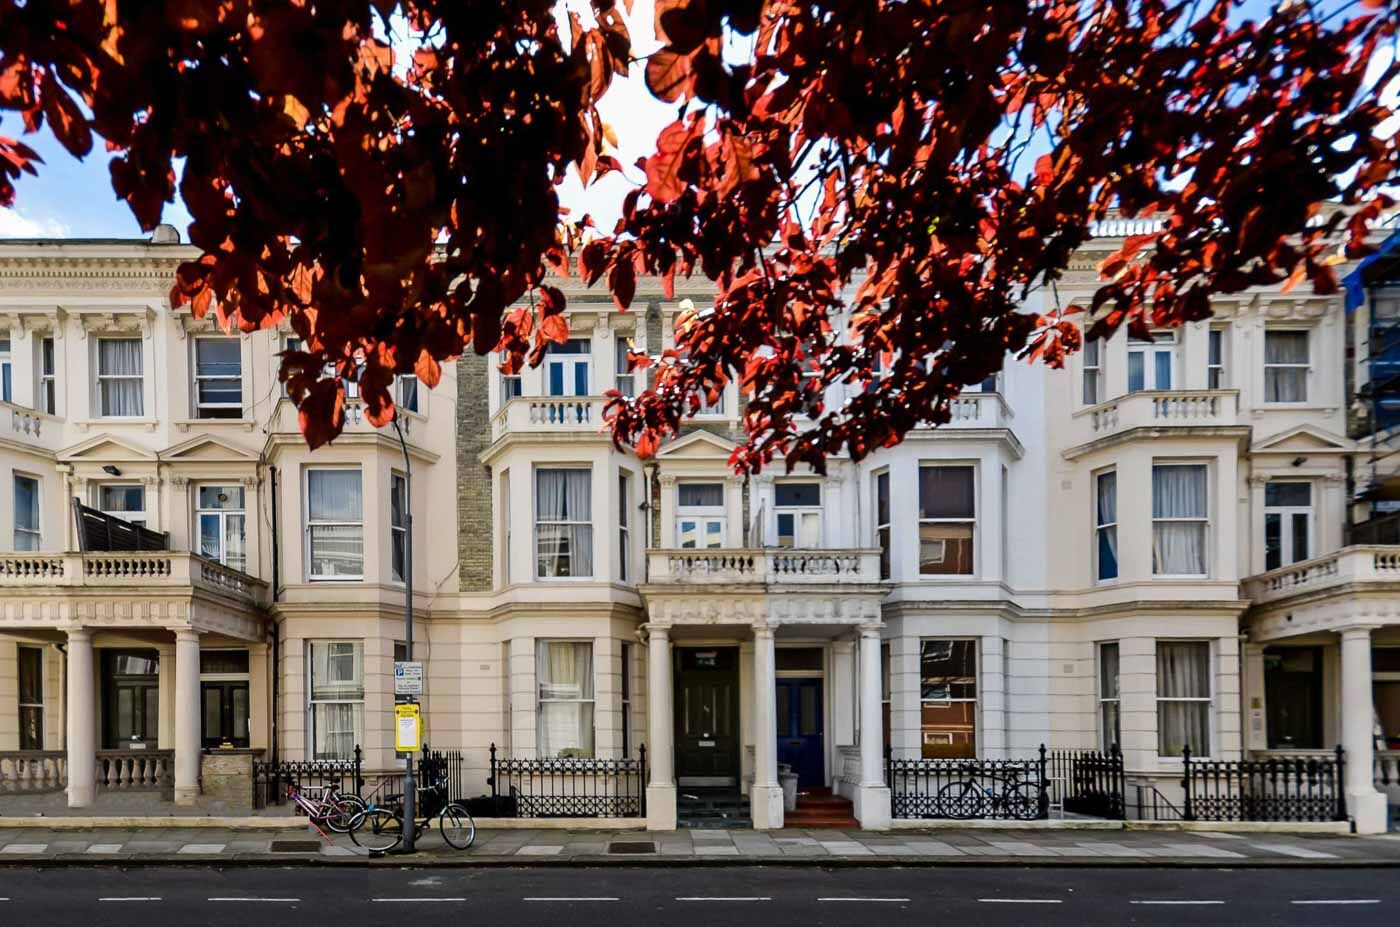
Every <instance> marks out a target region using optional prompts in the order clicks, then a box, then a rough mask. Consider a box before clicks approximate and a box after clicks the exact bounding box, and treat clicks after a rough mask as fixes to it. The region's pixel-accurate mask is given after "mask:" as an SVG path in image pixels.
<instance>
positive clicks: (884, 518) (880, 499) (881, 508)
mask: <svg viewBox="0 0 1400 927" xmlns="http://www.w3.org/2000/svg"><path fill="white" fill-rule="evenodd" d="M875 523H876V524H879V525H888V524H889V523H890V475H889V474H888V473H881V474H879V475H878V476H876V477H875Z"/></svg>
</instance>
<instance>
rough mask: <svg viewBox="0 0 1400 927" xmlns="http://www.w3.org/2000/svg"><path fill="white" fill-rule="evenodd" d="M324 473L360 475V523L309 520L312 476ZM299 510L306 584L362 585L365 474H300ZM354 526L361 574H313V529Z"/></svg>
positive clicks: (321, 469)
mask: <svg viewBox="0 0 1400 927" xmlns="http://www.w3.org/2000/svg"><path fill="white" fill-rule="evenodd" d="M327 471H335V472H341V471H349V472H352V473H355V474H358V475H359V478H360V519H359V521H324V520H317V521H312V519H311V475H312V474H313V473H323V472H327ZM302 473H303V476H302V481H301V486H302V506H301V519H302V521H301V523H302V527H303V528H304V529H305V530H304V532H303V533H304V534H305V536H306V543H305V544H304V545H303V555H304V556H305V557H306V580H307V582H312V583H355V582H362V581H363V580H364V578H365V547H364V544H365V475H364V471H363V470H361V468H359V467H357V466H339V467H336V466H318V467H306V468H304V469H303V470H302ZM349 526H354V527H357V528H359V529H360V572H359V573H358V574H356V575H354V576H349V575H344V576H340V575H323V574H318V573H317V572H315V570H316V558H315V556H314V554H315V540H314V538H313V536H312V535H313V532H312V530H311V529H312V528H313V527H330V528H334V527H349Z"/></svg>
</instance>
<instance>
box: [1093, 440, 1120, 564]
mask: <svg viewBox="0 0 1400 927" xmlns="http://www.w3.org/2000/svg"><path fill="white" fill-rule="evenodd" d="M1093 477H1094V481H1093V486H1094V492H1093V498H1092V499H1091V500H1090V504H1091V505H1092V506H1093V515H1094V550H1093V560H1094V582H1095V584H1098V585H1102V584H1105V583H1114V582H1117V581H1118V578H1119V576H1120V575H1122V558H1121V557H1119V556H1118V554H1117V550H1118V540H1119V535H1118V468H1117V467H1106V468H1105V469H1103V470H1097V471H1095V472H1094V475H1093ZM1105 478H1112V479H1113V513H1112V520H1111V521H1104V520H1103V512H1102V507H1101V506H1100V505H1099V484H1100V483H1101V482H1102V481H1103V480H1104V479H1105ZM1110 531H1111V532H1112V533H1113V549H1114V551H1115V553H1114V555H1113V575H1112V576H1105V575H1104V564H1103V555H1102V553H1101V551H1102V550H1103V544H1104V541H1103V539H1104V536H1105V534H1106V533H1107V532H1110Z"/></svg>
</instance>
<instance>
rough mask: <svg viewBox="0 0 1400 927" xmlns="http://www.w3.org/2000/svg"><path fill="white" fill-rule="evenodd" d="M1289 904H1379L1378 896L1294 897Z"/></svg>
mask: <svg viewBox="0 0 1400 927" xmlns="http://www.w3.org/2000/svg"><path fill="white" fill-rule="evenodd" d="M1289 903H1290V904H1380V903H1381V900H1380V899H1379V898H1295V899H1294V900H1293V901H1291V902H1289Z"/></svg>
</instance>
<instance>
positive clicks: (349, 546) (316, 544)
mask: <svg viewBox="0 0 1400 927" xmlns="http://www.w3.org/2000/svg"><path fill="white" fill-rule="evenodd" d="M307 531H308V533H309V534H310V536H311V574H312V575H313V576H320V577H334V576H344V577H352V578H353V577H357V576H359V575H361V573H363V572H364V539H363V537H362V535H361V529H360V526H359V525H311V526H310V527H309V528H308V529H307Z"/></svg>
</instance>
